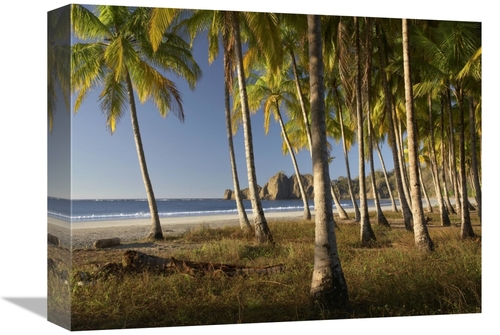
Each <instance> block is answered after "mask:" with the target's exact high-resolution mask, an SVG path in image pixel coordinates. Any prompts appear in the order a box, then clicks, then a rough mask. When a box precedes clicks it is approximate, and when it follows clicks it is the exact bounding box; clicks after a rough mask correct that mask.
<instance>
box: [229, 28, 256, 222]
mask: <svg viewBox="0 0 500 335" xmlns="http://www.w3.org/2000/svg"><path fill="white" fill-rule="evenodd" d="M226 44H227V42H226V41H225V37H224V45H226ZM227 52H228V51H227V50H226V48H225V49H224V105H225V114H226V131H227V141H228V145H229V161H230V163H231V173H232V176H233V185H234V198H235V201H236V208H237V210H238V218H239V221H240V227H241V229H243V230H247V229H248V230H250V229H252V226H251V225H250V222H249V221H248V216H247V212H246V211H245V206H244V205H243V200H242V198H241V193H240V182H239V178H238V169H237V167H236V157H235V154H234V143H233V132H232V129H231V106H230V92H229V87H228V86H229V85H228V78H229V76H230V75H231V74H230V66H229V58H228V55H227Z"/></svg>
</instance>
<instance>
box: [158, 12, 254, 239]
mask: <svg viewBox="0 0 500 335" xmlns="http://www.w3.org/2000/svg"><path fill="white" fill-rule="evenodd" d="M186 12H190V13H189V14H190V15H189V16H188V17H187V18H185V19H184V20H182V21H181V22H180V23H179V26H181V27H185V28H186V29H187V31H188V33H189V35H190V36H191V39H194V38H195V37H196V36H197V35H198V34H199V33H200V32H206V35H207V40H208V62H209V64H211V63H212V62H213V61H214V60H215V59H216V58H217V57H218V56H219V46H220V45H222V48H223V66H224V106H225V119H226V132H227V140H228V148H229V162H230V165H231V175H232V179H233V187H234V198H235V202H236V209H237V211H238V218H239V221H240V227H241V228H242V229H243V230H249V229H251V228H252V227H251V225H250V221H249V220H248V215H247V213H246V210H245V207H244V205H243V198H242V195H241V193H240V183H239V177H238V168H237V164H236V155H235V151H234V142H233V131H232V123H233V121H232V115H231V114H232V113H231V96H232V94H233V91H232V88H233V77H234V76H233V69H234V34H232V29H231V13H230V12H227V11H219V10H193V11H187V10H186ZM154 13H155V15H154V18H155V19H154V20H152V22H151V25H150V34H151V35H158V33H157V32H158V31H162V30H164V29H165V28H164V23H163V22H169V21H170V20H171V19H170V17H171V16H172V13H171V10H170V9H165V8H155V9H154ZM156 40H157V41H159V39H156Z"/></svg>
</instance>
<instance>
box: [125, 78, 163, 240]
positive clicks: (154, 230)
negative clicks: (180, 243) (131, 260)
mask: <svg viewBox="0 0 500 335" xmlns="http://www.w3.org/2000/svg"><path fill="white" fill-rule="evenodd" d="M126 82H127V94H128V99H129V104H130V117H131V119H132V131H133V133H134V140H135V147H136V149H137V156H138V158H139V166H140V168H141V172H142V179H143V181H144V187H145V188H146V196H147V199H148V205H149V212H150V213H151V230H150V231H149V235H148V239H151V240H162V239H163V232H162V230H161V224H160V217H159V215H158V207H157V205H156V199H155V195H154V192H153V185H152V184H151V179H150V178H149V172H148V167H147V165H146V156H145V155H144V148H143V146H142V139H141V132H140V129H139V120H138V119H137V110H136V108H135V99H134V91H133V88H132V82H131V80H130V76H129V74H128V72H127V73H126Z"/></svg>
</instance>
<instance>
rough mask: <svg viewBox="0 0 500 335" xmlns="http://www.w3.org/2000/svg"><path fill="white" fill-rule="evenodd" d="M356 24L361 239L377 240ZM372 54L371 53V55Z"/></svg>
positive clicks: (365, 240)
mask: <svg viewBox="0 0 500 335" xmlns="http://www.w3.org/2000/svg"><path fill="white" fill-rule="evenodd" d="M354 26H355V28H354V29H355V37H354V40H355V45H356V48H355V50H356V51H355V55H354V57H355V59H356V79H355V82H356V84H355V85H356V118H357V121H358V124H357V125H358V132H357V136H358V167H359V176H358V178H359V202H360V205H361V222H360V224H361V233H360V236H361V241H362V242H369V241H372V240H373V241H374V240H376V238H375V233H374V232H373V229H372V227H371V224H370V217H369V216H368V203H367V198H366V176H365V146H364V145H365V143H364V115H363V101H362V90H361V86H362V83H361V43H360V37H359V20H358V18H357V17H354ZM370 56H371V55H370Z"/></svg>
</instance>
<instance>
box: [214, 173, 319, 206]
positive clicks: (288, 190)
mask: <svg viewBox="0 0 500 335" xmlns="http://www.w3.org/2000/svg"><path fill="white" fill-rule="evenodd" d="M300 177H301V180H302V186H303V187H304V191H305V193H306V196H307V198H308V199H314V187H313V185H314V180H313V176H312V175H311V174H305V175H301V176H300ZM257 188H258V190H259V197H260V199H262V200H287V199H301V195H300V188H299V183H298V179H297V175H295V174H294V175H292V176H291V177H288V176H287V175H285V174H284V173H283V172H278V173H277V174H275V175H274V176H272V177H271V178H270V179H269V181H268V182H267V183H266V184H265V185H264V187H261V186H257ZM240 194H241V196H242V198H243V199H250V192H249V189H248V188H245V189H242V190H241V191H240ZM223 199H224V200H234V199H235V194H234V191H233V190H230V189H227V190H226V191H225V192H224V197H223Z"/></svg>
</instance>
